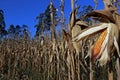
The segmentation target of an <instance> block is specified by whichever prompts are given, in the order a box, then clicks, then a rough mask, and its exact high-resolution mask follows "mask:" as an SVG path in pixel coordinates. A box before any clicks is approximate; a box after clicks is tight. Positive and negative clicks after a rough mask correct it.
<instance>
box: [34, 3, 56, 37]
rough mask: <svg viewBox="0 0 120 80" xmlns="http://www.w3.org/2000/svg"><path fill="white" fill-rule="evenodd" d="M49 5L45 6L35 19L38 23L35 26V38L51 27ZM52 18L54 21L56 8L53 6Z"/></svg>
mask: <svg viewBox="0 0 120 80" xmlns="http://www.w3.org/2000/svg"><path fill="white" fill-rule="evenodd" d="M50 13H51V12H50V4H49V5H48V6H47V8H46V10H45V11H44V13H40V15H39V16H37V17H36V19H37V20H38V23H37V24H36V25H35V28H36V36H37V35H39V34H42V33H43V32H44V31H45V30H46V31H48V30H50V26H51V16H50ZM53 16H54V20H56V19H57V13H56V8H55V7H54V6H53Z"/></svg>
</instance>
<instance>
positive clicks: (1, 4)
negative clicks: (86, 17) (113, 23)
mask: <svg viewBox="0 0 120 80" xmlns="http://www.w3.org/2000/svg"><path fill="white" fill-rule="evenodd" d="M53 1H54V5H55V6H56V7H57V8H58V10H60V8H59V5H60V0H53ZM78 1H79V2H78V4H79V5H81V6H84V5H92V6H93V7H94V6H95V4H94V2H93V1H94V0H78ZM98 1H100V3H99V5H98V8H97V9H102V8H103V3H102V2H101V1H102V0H98ZM49 3H50V0H0V9H2V10H3V11H4V17H5V23H6V29H7V28H8V27H9V25H10V24H14V25H15V26H16V25H21V26H22V25H23V24H25V25H28V26H29V31H30V32H31V34H32V36H33V35H34V34H35V31H36V30H35V28H34V25H35V24H36V23H37V21H36V20H35V18H36V16H38V15H39V14H40V13H42V12H44V10H45V9H46V7H47V5H48V4H49ZM70 4H71V0H65V18H66V19H67V21H68V20H69V14H70V11H71V5H70Z"/></svg>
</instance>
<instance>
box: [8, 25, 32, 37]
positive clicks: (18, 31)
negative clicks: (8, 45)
mask: <svg viewBox="0 0 120 80" xmlns="http://www.w3.org/2000/svg"><path fill="white" fill-rule="evenodd" d="M8 36H9V38H13V39H14V38H20V37H30V36H29V31H28V26H27V25H22V26H20V25H17V26H16V27H15V26H14V25H13V24H11V25H10V27H9V28H8Z"/></svg>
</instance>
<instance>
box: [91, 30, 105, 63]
mask: <svg viewBox="0 0 120 80" xmlns="http://www.w3.org/2000/svg"><path fill="white" fill-rule="evenodd" d="M106 35H107V29H105V30H103V31H102V33H101V34H100V36H99V38H98V39H97V41H96V42H95V44H94V46H93V49H92V60H93V61H95V60H96V58H97V57H99V56H100V55H101V54H100V50H101V48H102V44H103V42H104V40H105V37H106Z"/></svg>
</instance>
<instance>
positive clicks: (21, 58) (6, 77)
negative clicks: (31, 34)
mask: <svg viewBox="0 0 120 80" xmlns="http://www.w3.org/2000/svg"><path fill="white" fill-rule="evenodd" d="M61 1H62V2H63V3H64V0H61ZM94 1H97V0H94ZM107 1H110V0H103V3H104V4H105V8H104V10H98V11H97V10H96V11H93V12H91V13H88V14H87V15H85V16H88V17H91V16H92V17H93V18H95V19H97V20H98V22H96V23H98V24H97V25H96V24H95V23H91V24H94V25H88V24H86V22H85V21H83V20H80V19H76V12H77V10H78V8H79V7H78V6H77V7H76V8H74V0H71V3H72V4H71V5H72V6H71V7H72V12H71V14H70V20H69V28H68V32H67V31H66V30H65V29H62V33H59V32H57V31H55V28H54V27H55V23H54V14H53V12H54V10H53V3H52V2H51V3H50V19H51V26H50V31H51V36H50V35H49V34H48V35H45V34H44V33H43V34H42V35H39V36H37V37H35V38H33V39H30V38H28V37H27V36H25V37H24V36H23V37H16V36H14V37H12V36H9V35H8V37H6V38H3V39H2V40H1V41H0V80H119V79H120V66H119V65H120V51H119V43H120V42H119V41H120V25H119V20H120V15H118V14H119V13H118V12H117V9H116V8H115V7H114V5H113V3H112V1H111V2H107ZM108 3H109V4H108ZM96 4H97V3H96ZM63 6H64V5H63V4H62V8H63ZM61 10H63V9H61ZM61 13H62V15H63V19H64V11H61ZM61 24H62V26H63V25H64V20H63V23H61ZM62 26H61V27H62ZM91 35H92V36H91ZM97 60H98V61H97ZM101 64H102V65H101Z"/></svg>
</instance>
